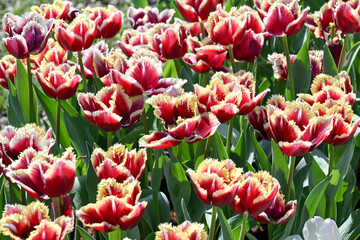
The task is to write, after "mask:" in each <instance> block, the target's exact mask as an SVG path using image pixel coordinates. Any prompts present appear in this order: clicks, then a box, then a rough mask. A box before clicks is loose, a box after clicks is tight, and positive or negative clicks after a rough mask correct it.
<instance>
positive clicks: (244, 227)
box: [239, 212, 249, 240]
mask: <svg viewBox="0 0 360 240" xmlns="http://www.w3.org/2000/svg"><path fill="white" fill-rule="evenodd" d="M248 216H249V214H248V213H247V212H245V213H244V215H243V222H242V225H241V232H240V237H239V239H240V240H244V239H245V230H246V223H247V219H248Z"/></svg>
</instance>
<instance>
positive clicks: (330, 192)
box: [326, 138, 355, 200]
mask: <svg viewBox="0 0 360 240" xmlns="http://www.w3.org/2000/svg"><path fill="white" fill-rule="evenodd" d="M354 148H355V138H352V139H351V140H350V142H348V143H347V147H346V149H345V151H344V153H343V154H342V156H341V158H340V160H339V162H338V163H337V164H336V165H335V167H334V169H333V170H332V171H331V174H330V176H331V180H330V184H329V186H328V188H327V189H326V198H327V199H329V200H330V199H333V198H334V197H335V194H336V192H337V190H338V189H339V187H340V184H341V182H342V181H343V179H344V177H345V174H346V173H347V171H348V169H349V166H350V162H351V159H352V157H353V154H354Z"/></svg>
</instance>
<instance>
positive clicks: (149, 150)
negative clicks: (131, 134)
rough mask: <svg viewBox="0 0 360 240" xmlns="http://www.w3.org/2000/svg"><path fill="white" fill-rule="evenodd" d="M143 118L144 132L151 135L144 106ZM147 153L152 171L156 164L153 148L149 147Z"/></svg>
mask: <svg viewBox="0 0 360 240" xmlns="http://www.w3.org/2000/svg"><path fill="white" fill-rule="evenodd" d="M141 117H142V120H143V124H144V133H145V134H146V135H149V123H148V120H147V116H146V110H145V108H144V110H143V112H142V114H141ZM146 154H147V161H148V166H149V170H150V172H151V171H152V167H153V164H154V160H153V155H152V154H153V153H152V149H151V148H147V149H146Z"/></svg>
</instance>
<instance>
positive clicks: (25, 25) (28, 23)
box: [3, 12, 53, 59]
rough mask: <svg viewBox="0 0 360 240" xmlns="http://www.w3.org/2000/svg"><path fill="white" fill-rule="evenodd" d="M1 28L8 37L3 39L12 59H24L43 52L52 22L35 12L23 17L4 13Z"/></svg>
mask: <svg viewBox="0 0 360 240" xmlns="http://www.w3.org/2000/svg"><path fill="white" fill-rule="evenodd" d="M3 27H4V31H5V32H6V34H7V36H8V37H7V38H4V39H3V42H4V45H5V47H6V49H7V50H8V51H9V53H10V54H11V55H13V56H14V57H16V58H19V59H25V58H28V57H30V54H32V55H36V54H39V53H40V52H41V51H42V50H44V48H45V46H46V43H47V40H48V38H49V36H50V33H51V30H52V28H53V22H52V21H49V20H46V19H44V18H43V17H42V16H41V15H39V14H38V13H36V12H28V13H25V14H24V16H23V17H19V16H16V15H13V14H12V13H6V14H5V16H4V24H3Z"/></svg>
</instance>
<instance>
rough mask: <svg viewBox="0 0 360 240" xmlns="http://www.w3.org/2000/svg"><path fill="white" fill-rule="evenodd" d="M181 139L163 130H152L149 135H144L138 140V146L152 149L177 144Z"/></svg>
mask: <svg viewBox="0 0 360 240" xmlns="http://www.w3.org/2000/svg"><path fill="white" fill-rule="evenodd" d="M180 143H181V139H180V140H178V139H174V138H173V137H171V136H170V134H168V133H165V132H154V133H152V134H151V135H145V136H143V137H142V138H140V140H139V146H140V147H145V148H152V149H164V148H171V147H174V146H177V145H179V144H180Z"/></svg>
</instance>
